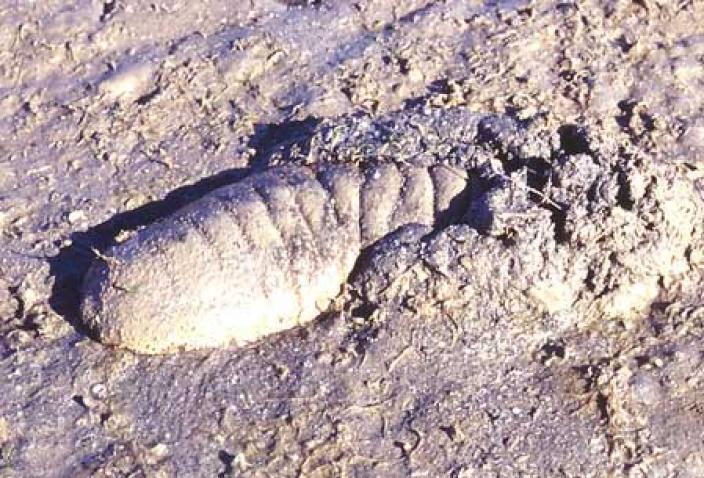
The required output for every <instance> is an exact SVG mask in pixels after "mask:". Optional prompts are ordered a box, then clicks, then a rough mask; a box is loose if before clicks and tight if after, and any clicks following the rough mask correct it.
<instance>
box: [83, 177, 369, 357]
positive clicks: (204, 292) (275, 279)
mask: <svg viewBox="0 0 704 478" xmlns="http://www.w3.org/2000/svg"><path fill="white" fill-rule="evenodd" d="M304 179H305V178H304ZM257 181H258V182H256V183H255V182H252V183H249V184H243V185H240V186H236V187H231V188H229V189H222V190H218V191H216V192H215V193H214V194H211V195H208V196H206V197H204V198H203V199H201V200H199V201H197V202H195V203H193V204H192V205H191V206H189V207H187V208H185V209H182V210H180V211H178V212H177V213H176V214H174V215H173V216H170V217H168V218H166V219H164V220H163V221H161V222H157V223H155V224H152V225H151V226H149V227H147V228H145V229H143V230H141V231H139V232H138V233H137V234H136V235H135V236H133V237H132V238H130V239H129V240H127V241H126V242H124V243H122V244H119V245H117V246H115V247H114V248H113V249H112V250H110V251H108V252H107V254H106V256H105V257H102V258H101V259H100V260H98V261H96V263H95V264H94V265H93V266H92V267H91V269H90V270H89V271H88V273H87V275H86V277H85V279H84V284H83V290H82V293H83V303H82V317H83V321H84V323H85V325H86V326H87V327H89V328H90V329H91V330H92V331H93V332H94V334H95V335H96V336H97V338H98V339H99V340H100V341H101V342H103V343H105V344H109V345H114V346H117V347H120V348H126V349H129V350H132V351H135V352H139V353H146V354H160V353H172V352H178V351H182V350H193V349H201V348H212V347H223V346H227V345H242V344H247V343H250V342H253V341H256V340H258V339H260V338H262V337H264V336H267V335H270V334H274V333H277V332H281V331H283V330H287V329H291V328H293V327H296V326H298V325H301V324H303V323H306V322H309V321H311V320H313V319H315V318H316V317H317V316H318V315H319V314H320V312H321V311H322V310H321V307H322V308H325V307H326V306H327V304H329V303H330V301H331V300H332V299H334V298H335V297H336V296H337V295H338V294H339V292H340V288H341V285H342V284H343V283H344V282H345V280H346V279H347V276H348V274H349V273H350V271H351V269H352V267H353V265H354V261H355V259H356V257H357V255H358V253H359V246H358V242H359V239H358V237H359V233H358V229H353V230H347V229H345V227H342V226H340V223H339V222H337V220H336V215H335V211H334V209H332V207H331V206H328V205H327V204H329V203H330V201H329V199H328V198H325V197H324V196H322V195H321V196H320V198H318V197H317V196H313V195H312V194H313V193H314V192H315V191H313V193H311V192H310V191H311V188H312V186H310V185H309V184H308V183H306V182H304V181H299V183H300V184H299V183H295V184H294V186H295V188H294V187H293V186H292V187H288V186H287V185H286V184H282V183H281V182H280V181H279V179H278V177H274V176H271V175H270V176H268V177H262V178H259V179H257ZM276 181H279V182H276ZM296 188H298V189H296ZM264 201H267V203H264ZM328 209H329V210H328ZM301 211H302V212H301ZM355 236H356V237H357V239H356V241H355V240H353V239H350V238H351V237H355ZM340 244H346V245H348V244H351V246H352V247H340Z"/></svg>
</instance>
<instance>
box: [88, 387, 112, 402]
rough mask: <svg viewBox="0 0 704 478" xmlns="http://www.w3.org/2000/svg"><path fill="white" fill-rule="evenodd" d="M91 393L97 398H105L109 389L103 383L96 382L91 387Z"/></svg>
mask: <svg viewBox="0 0 704 478" xmlns="http://www.w3.org/2000/svg"><path fill="white" fill-rule="evenodd" d="M90 394H91V395H92V396H93V398H95V399H96V400H105V399H106V398H107V396H108V389H107V387H106V386H105V384H103V383H95V384H93V385H92V386H91V387H90Z"/></svg>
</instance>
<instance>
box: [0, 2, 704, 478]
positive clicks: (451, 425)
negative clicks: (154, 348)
mask: <svg viewBox="0 0 704 478" xmlns="http://www.w3.org/2000/svg"><path fill="white" fill-rule="evenodd" d="M703 25H704V8H703V6H702V5H701V4H700V3H699V2H696V1H686V0H677V1H668V2H665V1H660V0H642V1H626V0H623V1H608V0H603V1H596V0H585V1H579V2H557V1H547V0H546V1H541V0H536V1H520V0H516V1H503V2H496V1H485V2H481V1H473V0H470V1H467V0H446V1H429V0H404V1H394V0H368V1H348V0H321V1H312V2H304V1H302V2H296V1H289V2H276V1H266V0H261V1H260V0H256V1H242V2H235V1H220V0H212V1H205V0H204V1H199V2H186V1H169V2H153V1H150V2H142V1H134V2H126V1H125V2H123V1H119V0H114V1H102V2H100V1H95V0H75V1H71V2H64V1H41V2H29V1H6V2H2V3H1V4H0V237H1V239H0V377H2V380H0V396H1V397H2V398H1V399H0V476H2V477H4V476H8V477H15V476H17V477H20V476H21V477H33V476H52V477H53V476H56V477H74V476H134V477H136V476H145V477H151V476H164V477H165V476H204V477H210V476H248V477H264V476H281V477H284V476H306V477H337V476H348V477H380V476H384V477H395V476H398V477H406V476H418V477H421V476H428V477H435V476H449V477H456V478H469V477H512V476H516V477H518V476H574V477H584V476H629V477H646V476H647V477H667V476H673V477H674V476H677V477H688V476H691V477H699V476H703V475H704V453H703V452H702V450H704V442H702V438H701V437H702V436H703V435H704V402H702V399H701V396H702V391H703V390H702V388H703V387H704V362H703V360H704V355H703V353H704V347H703V346H702V343H701V337H702V336H703V335H704V323H703V321H704V303H703V302H702V286H701V284H702V278H701V273H702V266H703V265H704V242H703V237H704V236H703V234H702V229H703V226H704V222H703V219H702V218H703V216H704V205H703V203H702V182H701V181H702V171H703V170H704V166H702V160H701V158H702V155H704V115H703V108H704V95H703V94H702V91H703V90H702V88H703V87H704V26H703ZM457 110H460V111H465V112H470V113H471V114H473V115H479V116H482V117H486V118H489V119H487V120H486V121H483V122H481V124H479V125H477V124H475V123H472V122H471V121H466V120H463V119H462V118H463V116H462V115H459V116H457V115H456V114H455V113H454V112H455V111H457ZM379 131H384V132H388V131H391V132H392V133H393V134H391V135H387V136H386V139H383V140H382V139H379V138H380V136H383V135H380V134H375V132H379ZM333 133H334V134H333ZM389 138H393V140H390V139H389ZM479 150H481V151H479ZM384 155H394V157H395V158H398V157H406V156H408V157H410V156H411V155H412V156H414V157H415V156H424V157H427V158H428V161H434V160H439V159H441V158H447V157H450V156H452V155H455V156H457V155H459V156H463V157H469V156H472V155H477V157H481V158H483V161H484V160H486V161H484V162H483V163H481V164H489V165H492V166H491V168H493V169H492V172H493V173H500V174H501V175H502V177H508V178H514V179H515V180H516V181H513V179H511V180H509V181H507V182H503V183H500V184H499V183H494V182H492V181H486V175H485V174H483V173H482V172H480V171H478V172H476V173H477V181H478V182H477V184H478V186H477V188H478V189H477V190H478V191H480V193H477V194H475V195H473V197H472V198H471V199H470V200H468V203H467V210H468V212H467V215H466V216H465V217H464V218H463V220H462V221H459V222H458V223H457V224H453V225H450V226H449V227H447V228H442V229H438V230H435V231H432V234H429V231H427V230H422V231H418V230H414V229H413V228H410V229H409V230H406V231H401V232H400V233H399V234H398V235H396V236H394V237H390V238H388V240H387V241H382V242H381V243H380V244H379V245H378V246H377V247H375V248H373V250H370V251H368V254H367V255H366V256H365V257H364V258H363V260H362V261H361V262H360V264H359V267H358V268H357V270H356V272H355V274H353V277H352V278H351V279H350V283H349V284H348V285H347V286H346V287H345V289H344V291H343V293H342V294H341V296H340V298H339V300H338V301H337V302H336V303H335V305H334V306H333V307H332V308H331V310H330V311H329V312H328V313H326V314H323V316H322V317H321V318H320V319H319V320H318V321H317V322H316V323H315V324H312V325H311V326H309V327H305V328H302V329H299V330H295V331H292V332H290V333H287V334H282V335H280V336H276V337H272V338H270V339H267V340H264V341H262V342H261V343H259V344H256V345H255V346H252V347H248V348H246V349H235V348H232V349H224V350H215V351H211V352H193V353H187V354H177V355H172V356H165V357H160V356H157V357H144V356H140V355H136V354H132V353H129V352H125V351H120V350H115V349H110V348H106V347H104V346H102V345H101V344H99V343H97V342H95V341H94V340H92V339H91V338H90V337H89V336H87V335H86V331H85V330H84V329H83V328H82V327H81V324H80V321H79V317H78V304H79V287H80V281H81V278H82V276H83V275H84V273H85V271H86V269H87V267H88V265H89V264H90V262H91V261H92V260H93V259H94V258H95V257H96V254H100V253H101V251H104V250H105V249H106V248H107V247H108V246H109V245H110V244H111V243H113V242H114V241H115V240H116V239H118V240H119V238H120V236H121V235H122V234H125V231H130V230H134V229H136V228H139V227H141V226H144V225H147V224H150V223H152V222H153V221H155V220H157V219H159V218H160V217H163V216H164V215H166V214H168V213H170V212H172V211H175V210H176V209H178V208H179V207H180V206H182V205H184V204H187V203H188V202H190V201H192V200H194V199H195V198H198V197H200V196H202V195H203V194H205V193H207V192H208V191H211V190H213V189H214V188H216V187H218V186H221V185H225V184H229V183H231V182H233V181H236V180H238V179H240V178H242V177H244V176H245V175H247V174H249V173H251V172H252V171H256V170H258V169H261V168H264V167H266V166H267V165H269V164H275V163H282V162H287V161H303V162H305V161H335V160H349V161H356V160H357V159H358V158H360V157H364V156H374V157H382V158H383V157H384ZM487 155H490V156H491V157H488V159H487ZM311 158H313V159H311ZM516 183H519V184H522V185H523V187H519V186H516V185H515V184H516ZM482 212H483V213H487V214H489V218H488V219H487V217H484V216H483V215H482V214H480V213H482Z"/></svg>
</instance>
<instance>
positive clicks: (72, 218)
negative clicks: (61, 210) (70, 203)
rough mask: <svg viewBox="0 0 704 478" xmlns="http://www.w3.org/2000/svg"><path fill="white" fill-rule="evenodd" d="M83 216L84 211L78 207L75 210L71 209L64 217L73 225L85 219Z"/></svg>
mask: <svg viewBox="0 0 704 478" xmlns="http://www.w3.org/2000/svg"><path fill="white" fill-rule="evenodd" d="M85 218H86V213H85V212H83V211H82V210H80V209H76V210H75V211H71V212H70V213H68V215H67V216H66V219H68V222H69V224H71V225H75V224H77V223H79V222H82V221H84V220H85Z"/></svg>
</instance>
